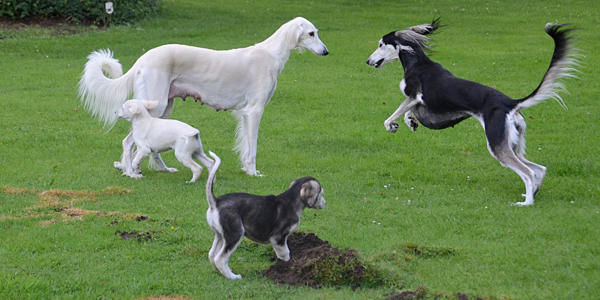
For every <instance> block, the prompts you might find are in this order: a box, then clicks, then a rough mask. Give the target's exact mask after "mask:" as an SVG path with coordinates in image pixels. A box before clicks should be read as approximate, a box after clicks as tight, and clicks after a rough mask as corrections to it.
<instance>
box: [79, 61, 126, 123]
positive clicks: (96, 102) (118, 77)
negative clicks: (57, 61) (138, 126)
mask: <svg viewBox="0 0 600 300" xmlns="http://www.w3.org/2000/svg"><path fill="white" fill-rule="evenodd" d="M104 72H106V74H108V76H110V78H109V77H107V76H106V75H105V74H104ZM134 73H135V72H128V73H127V74H125V75H124V76H123V68H122V66H121V64H120V63H119V61H118V60H116V59H114V58H113V55H112V52H111V51H110V50H108V49H107V50H98V51H95V52H92V54H90V55H89V56H88V62H87V63H86V64H85V69H84V71H83V74H82V75H81V80H79V98H80V100H81V101H82V102H83V103H84V106H85V108H86V109H87V110H89V111H90V112H91V113H92V116H94V117H97V118H98V119H99V120H100V121H102V122H104V125H109V126H111V127H112V126H113V125H114V124H115V122H117V119H118V118H117V116H116V114H115V111H116V110H117V109H118V108H119V107H121V105H123V103H125V101H127V99H128V98H129V96H130V95H131V94H132V92H133V81H134V76H133V75H132V74H134Z"/></svg>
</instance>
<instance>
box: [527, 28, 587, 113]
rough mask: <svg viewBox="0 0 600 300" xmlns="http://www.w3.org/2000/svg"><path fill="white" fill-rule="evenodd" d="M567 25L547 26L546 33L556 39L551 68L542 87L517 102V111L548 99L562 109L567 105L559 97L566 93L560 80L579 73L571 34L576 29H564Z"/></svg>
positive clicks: (541, 84)
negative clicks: (561, 92) (555, 102)
mask: <svg viewBox="0 0 600 300" xmlns="http://www.w3.org/2000/svg"><path fill="white" fill-rule="evenodd" d="M564 26H565V25H560V24H552V23H548V24H546V32H547V33H548V35H550V36H551V37H552V39H554V54H553V55H552V61H550V67H548V71H546V74H545V75H544V78H543V79H542V82H541V83H540V85H539V86H538V87H537V89H535V91H533V93H531V95H529V96H527V97H525V98H523V99H520V100H517V101H520V103H519V104H518V105H517V109H523V108H528V107H531V106H534V105H536V104H538V103H540V102H542V101H544V100H546V99H550V98H554V100H556V101H557V102H558V103H559V104H560V105H561V106H562V107H565V108H566V105H565V103H564V101H563V100H562V98H561V97H560V96H559V95H558V92H560V91H566V89H565V86H564V85H563V84H562V83H561V82H559V81H558V80H559V79H561V78H565V77H575V75H573V72H575V71H577V70H576V69H575V68H574V67H575V66H577V65H578V64H577V60H576V59H575V58H574V56H575V49H574V48H573V43H572V39H573V37H572V36H571V32H572V31H573V30H574V29H567V28H564Z"/></svg>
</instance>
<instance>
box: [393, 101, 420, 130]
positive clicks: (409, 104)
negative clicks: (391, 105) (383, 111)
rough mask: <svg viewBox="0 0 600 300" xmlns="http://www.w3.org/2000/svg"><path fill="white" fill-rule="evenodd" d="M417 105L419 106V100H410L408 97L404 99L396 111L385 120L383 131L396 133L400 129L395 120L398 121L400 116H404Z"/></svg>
mask: <svg viewBox="0 0 600 300" xmlns="http://www.w3.org/2000/svg"><path fill="white" fill-rule="evenodd" d="M417 104H419V100H416V99H411V98H410V97H407V98H406V99H404V101H402V103H401V104H400V107H398V109H396V111H395V112H394V113H393V114H392V115H391V116H390V117H389V118H388V119H387V120H385V122H384V125H385V129H386V130H387V131H388V132H391V133H394V132H396V130H398V128H399V127H400V125H398V123H397V122H396V120H398V118H400V116H402V115H404V114H405V113H406V112H408V111H409V110H410V109H412V108H413V107H415V105H417Z"/></svg>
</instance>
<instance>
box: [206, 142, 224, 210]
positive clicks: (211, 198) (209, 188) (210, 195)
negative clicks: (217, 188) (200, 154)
mask: <svg viewBox="0 0 600 300" xmlns="http://www.w3.org/2000/svg"><path fill="white" fill-rule="evenodd" d="M208 154H210V156H212V158H213V159H214V160H215V164H214V165H213V166H212V169H210V173H209V174H208V180H207V181H206V201H208V208H209V209H216V208H217V201H216V199H215V193H214V192H213V182H214V181H215V176H216V175H217V170H218V169H219V165H221V159H220V158H219V157H218V156H217V155H216V154H214V153H213V152H212V151H208Z"/></svg>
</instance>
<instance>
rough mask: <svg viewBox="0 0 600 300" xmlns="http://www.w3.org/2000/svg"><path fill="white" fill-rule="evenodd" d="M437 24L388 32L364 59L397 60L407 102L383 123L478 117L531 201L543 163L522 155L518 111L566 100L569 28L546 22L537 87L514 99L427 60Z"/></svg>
mask: <svg viewBox="0 0 600 300" xmlns="http://www.w3.org/2000/svg"><path fill="white" fill-rule="evenodd" d="M439 28H440V23H439V18H438V19H436V20H434V21H433V22H432V23H431V24H424V25H418V26H413V27H409V28H407V29H405V30H399V31H394V32H391V33H389V34H387V35H385V36H384V37H383V38H382V39H381V40H380V41H379V47H378V48H377V50H375V52H373V54H371V56H370V57H369V59H368V60H367V64H369V65H370V66H374V67H376V68H381V67H382V66H383V65H385V64H387V63H389V62H393V61H396V60H400V62H401V63H402V66H403V68H404V78H403V79H402V81H401V82H400V90H401V91H402V93H404V95H405V96H406V100H404V101H403V102H402V104H400V107H399V108H398V109H397V110H396V111H395V112H394V113H393V114H392V115H391V116H390V117H389V118H388V119H387V120H386V121H385V123H384V125H385V128H386V130H387V131H388V132H392V133H393V132H396V130H397V129H398V127H399V125H398V123H396V120H397V119H398V118H400V117H401V116H402V115H404V121H405V123H406V124H407V125H408V127H410V128H411V129H412V130H413V131H415V130H416V129H417V126H418V123H417V121H418V122H420V123H421V124H422V125H423V126H425V127H427V128H430V129H444V128H448V127H450V126H454V125H455V124H457V123H459V122H461V121H463V120H465V119H467V118H469V117H474V118H476V119H477V120H478V121H479V122H480V123H481V125H482V126H483V128H484V130H485V136H486V138H487V146H488V150H489V151H490V153H491V154H492V156H493V157H494V158H496V159H497V160H498V161H499V162H500V164H502V165H503V166H505V167H508V168H510V169H512V170H513V171H515V172H516V173H517V174H519V176H520V177H521V178H522V179H523V181H524V182H525V190H526V192H525V194H524V195H523V196H524V197H525V201H524V202H518V203H516V204H517V205H532V204H533V197H534V195H535V194H536V193H537V191H538V190H539V188H540V186H541V185H542V181H543V180H544V176H545V175H546V168H545V167H544V166H541V165H538V164H535V163H533V162H530V161H528V160H527V159H525V157H524V156H523V155H524V153H525V139H524V135H525V128H526V125H525V119H524V118H523V115H521V113H520V110H521V109H524V108H528V107H531V106H534V105H536V104H538V103H540V102H542V101H544V100H546V99H549V98H554V99H556V100H557V101H558V102H559V103H560V104H561V105H562V106H564V103H563V101H562V99H561V98H560V96H558V94H557V93H558V92H559V91H560V90H563V89H564V86H563V85H562V84H561V83H559V82H557V80H558V79H561V78H563V77H571V76H573V75H572V74H571V72H572V71H575V69H574V68H573V66H574V65H576V64H577V61H576V60H575V59H574V58H573V57H574V50H573V48H572V36H571V31H572V30H573V29H567V28H565V27H564V25H557V24H550V23H549V24H546V27H545V28H546V32H547V33H548V35H550V37H552V39H554V54H553V56H552V61H551V62H550V67H549V68H548V71H546V74H545V75H544V78H543V79H542V82H541V83H540V85H539V86H538V87H537V88H536V89H535V91H533V93H531V94H530V95H529V96H527V97H525V98H523V99H519V100H514V99H511V98H509V97H508V96H506V95H505V94H503V93H501V92H499V91H497V90H495V89H493V88H491V87H488V86H485V85H482V84H479V83H476V82H472V81H468V80H464V79H460V78H456V77H454V76H453V75H452V74H451V73H450V72H449V71H448V70H446V69H444V68H443V67H442V66H441V65H440V64H438V63H435V62H433V61H432V60H430V59H429V58H428V57H427V55H426V54H425V51H424V50H426V49H427V46H428V45H427V42H428V41H429V38H428V37H427V35H429V34H431V33H433V32H435V31H436V30H437V29H439Z"/></svg>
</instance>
